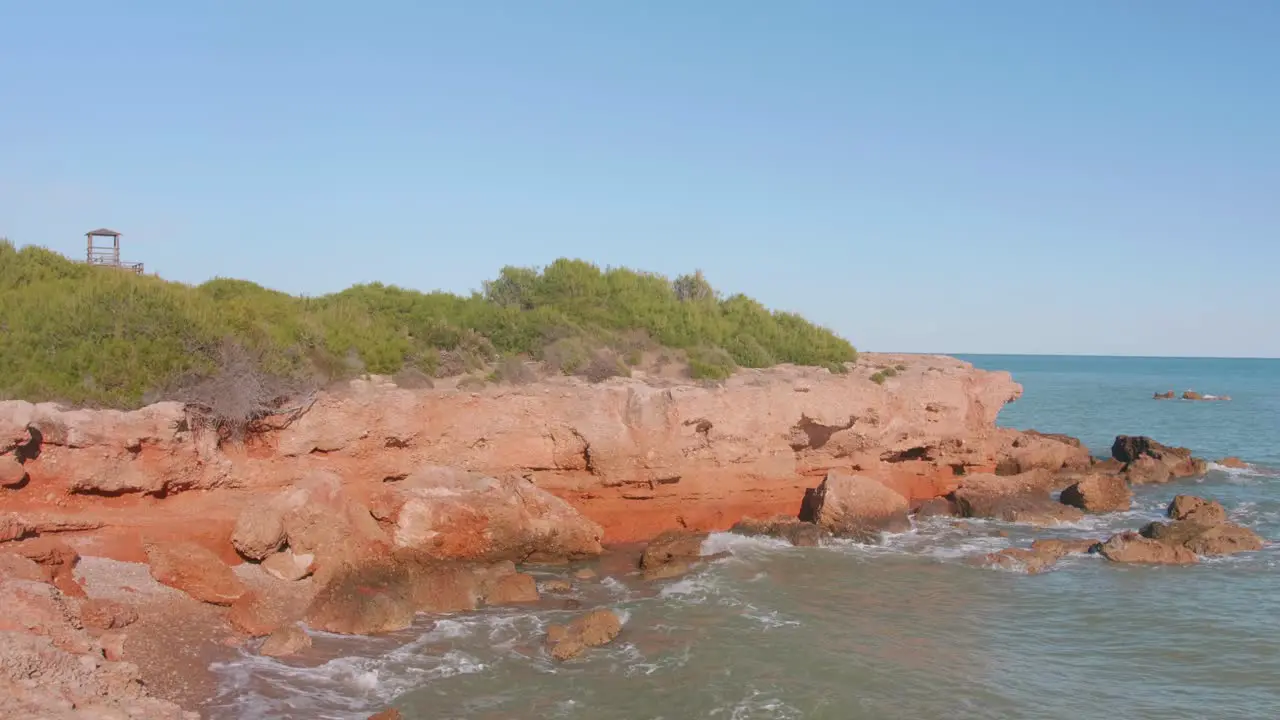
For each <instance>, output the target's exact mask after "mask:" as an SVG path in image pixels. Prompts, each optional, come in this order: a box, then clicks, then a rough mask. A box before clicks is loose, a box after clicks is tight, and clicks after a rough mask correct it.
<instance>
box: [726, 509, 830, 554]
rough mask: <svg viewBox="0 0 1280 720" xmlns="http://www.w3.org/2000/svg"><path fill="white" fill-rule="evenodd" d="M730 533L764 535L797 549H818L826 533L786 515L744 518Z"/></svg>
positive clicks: (809, 523) (730, 529)
mask: <svg viewBox="0 0 1280 720" xmlns="http://www.w3.org/2000/svg"><path fill="white" fill-rule="evenodd" d="M729 532H732V533H737V534H739V535H763V536H765V537H772V538H778V539H779V540H786V541H787V542H789V543H791V544H792V545H795V546H796V547H816V546H817V545H819V544H821V542H822V540H823V539H824V537H825V536H826V533H825V532H824V531H823V530H822V528H820V527H818V526H817V524H815V523H811V522H803V521H801V520H798V519H796V518H793V517H787V516H785V515H781V516H777V517H773V518H768V519H765V520H758V519H756V518H743V519H742V520H740V521H739V522H738V523H737V524H736V525H734V526H733V527H731V528H729Z"/></svg>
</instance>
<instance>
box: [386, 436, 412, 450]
mask: <svg viewBox="0 0 1280 720" xmlns="http://www.w3.org/2000/svg"><path fill="white" fill-rule="evenodd" d="M383 447H389V448H397V449H400V450H403V449H405V448H407V447H409V441H408V440H405V439H404V438H398V437H389V438H387V441H386V442H385V443H383Z"/></svg>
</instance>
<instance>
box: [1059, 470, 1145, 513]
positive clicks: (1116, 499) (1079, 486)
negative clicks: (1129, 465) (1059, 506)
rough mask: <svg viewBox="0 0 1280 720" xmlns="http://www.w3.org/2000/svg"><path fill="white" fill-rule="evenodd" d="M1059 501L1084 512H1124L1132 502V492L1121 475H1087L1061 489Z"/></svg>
mask: <svg viewBox="0 0 1280 720" xmlns="http://www.w3.org/2000/svg"><path fill="white" fill-rule="evenodd" d="M1059 501H1060V502H1062V503H1063V504H1065V505H1070V506H1072V507H1077V508H1080V509H1081V510H1084V511H1086V512H1124V511H1126V510H1128V509H1129V508H1130V506H1131V505H1132V503H1133V492H1132V491H1131V490H1129V484H1128V483H1127V482H1125V481H1124V478H1122V477H1119V476H1116V475H1100V474H1099V475H1089V476H1087V477H1085V478H1084V479H1083V480H1080V481H1079V482H1077V483H1075V484H1073V485H1071V486H1069V487H1067V488H1066V489H1065V490H1063V491H1062V495H1061V496H1060V497H1059Z"/></svg>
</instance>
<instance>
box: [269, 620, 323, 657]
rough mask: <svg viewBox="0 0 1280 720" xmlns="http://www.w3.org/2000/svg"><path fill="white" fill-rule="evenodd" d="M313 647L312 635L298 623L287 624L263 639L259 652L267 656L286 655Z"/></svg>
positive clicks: (295, 653)
mask: <svg viewBox="0 0 1280 720" xmlns="http://www.w3.org/2000/svg"><path fill="white" fill-rule="evenodd" d="M309 647H311V636H310V635H308V634H306V633H305V632H303V631H302V628H300V627H298V626H297V625H286V626H284V627H282V628H280V629H279V630H276V631H275V632H273V633H271V635H270V636H269V637H267V639H266V640H264V641H262V647H261V648H260V649H259V650H258V652H259V653H261V654H263V655H266V656H267V657H286V656H289V655H297V654H298V653H300V652H302V651H303V650H306V649H307V648H309Z"/></svg>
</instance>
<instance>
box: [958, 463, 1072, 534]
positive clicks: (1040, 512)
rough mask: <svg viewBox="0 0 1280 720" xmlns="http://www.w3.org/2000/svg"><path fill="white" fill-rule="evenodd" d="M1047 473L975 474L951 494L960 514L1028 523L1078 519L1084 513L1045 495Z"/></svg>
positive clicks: (1062, 521)
mask: <svg viewBox="0 0 1280 720" xmlns="http://www.w3.org/2000/svg"><path fill="white" fill-rule="evenodd" d="M1051 480H1052V478H1051V476H1049V475H1047V474H1044V473H1039V472H1032V473H1022V474H1020V475H1014V476H1009V477H1001V476H997V475H987V474H977V475H970V476H967V477H965V478H964V480H963V482H962V484H961V485H960V487H959V488H958V489H956V491H955V492H953V493H952V494H951V498H952V500H953V501H954V502H955V504H956V507H957V509H959V511H960V515H961V517H970V518H995V519H998V520H1005V521H1007V522H1024V523H1030V524H1032V525H1056V524H1059V523H1064V522H1078V521H1079V520H1081V519H1083V518H1084V513H1083V512H1081V511H1080V510H1079V509H1078V508H1074V507H1069V506H1067V505H1063V504H1062V503H1060V502H1055V501H1054V500H1053V499H1052V498H1050V497H1049V492H1048V489H1047V488H1048V486H1049V484H1050V482H1051Z"/></svg>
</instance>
